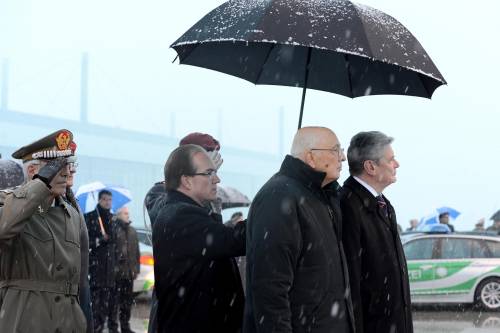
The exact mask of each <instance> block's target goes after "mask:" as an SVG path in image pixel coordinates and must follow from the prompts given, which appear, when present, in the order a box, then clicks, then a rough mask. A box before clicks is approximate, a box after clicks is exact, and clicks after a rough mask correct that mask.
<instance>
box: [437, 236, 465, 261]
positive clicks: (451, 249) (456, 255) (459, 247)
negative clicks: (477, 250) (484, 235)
mask: <svg viewBox="0 0 500 333" xmlns="http://www.w3.org/2000/svg"><path fill="white" fill-rule="evenodd" d="M471 255H472V244H471V241H470V239H463V238H443V239H442V243H441V259H464V258H471Z"/></svg>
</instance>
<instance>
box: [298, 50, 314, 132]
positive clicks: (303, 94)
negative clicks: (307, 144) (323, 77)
mask: <svg viewBox="0 0 500 333" xmlns="http://www.w3.org/2000/svg"><path fill="white" fill-rule="evenodd" d="M311 52H312V48H310V47H309V48H307V61H306V76H305V78H304V87H303V88H302V101H301V103H300V115H299V128H298V129H300V128H301V127H302V115H303V114H304V102H305V100H306V89H307V79H308V78H309V66H310V62H311Z"/></svg>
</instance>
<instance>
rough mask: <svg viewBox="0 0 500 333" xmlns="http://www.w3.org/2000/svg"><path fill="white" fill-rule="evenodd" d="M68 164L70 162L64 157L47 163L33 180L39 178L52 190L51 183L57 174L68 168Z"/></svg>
mask: <svg viewBox="0 0 500 333" xmlns="http://www.w3.org/2000/svg"><path fill="white" fill-rule="evenodd" d="M67 163H68V162H67V160H66V158H64V157H58V158H56V159H53V160H50V161H49V162H47V164H45V165H44V166H43V167H42V168H40V170H38V173H37V174H36V175H35V176H33V179H36V178H38V179H40V180H41V181H43V182H44V183H45V185H47V187H48V188H51V186H50V183H51V182H52V180H53V179H54V178H55V176H56V175H57V173H58V172H59V171H61V169H62V168H64V167H65V166H66V164H67Z"/></svg>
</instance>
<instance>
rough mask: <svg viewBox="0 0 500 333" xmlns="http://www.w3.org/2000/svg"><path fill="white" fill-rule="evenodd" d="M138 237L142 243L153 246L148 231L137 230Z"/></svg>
mask: <svg viewBox="0 0 500 333" xmlns="http://www.w3.org/2000/svg"><path fill="white" fill-rule="evenodd" d="M137 238H138V239H139V242H140V243H142V244H145V245H147V246H153V244H152V242H151V236H149V234H148V233H146V232H143V231H137Z"/></svg>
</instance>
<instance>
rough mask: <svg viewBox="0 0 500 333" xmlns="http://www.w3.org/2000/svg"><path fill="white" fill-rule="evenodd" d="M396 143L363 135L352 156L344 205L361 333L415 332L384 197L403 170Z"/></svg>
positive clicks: (353, 144) (401, 259) (352, 148)
mask: <svg viewBox="0 0 500 333" xmlns="http://www.w3.org/2000/svg"><path fill="white" fill-rule="evenodd" d="M392 141H393V139H392V138H390V137H388V136H386V135H385V134H383V133H380V132H361V133H359V134H357V135H355V136H354V137H353V138H352V140H351V143H350V146H349V149H348V151H347V159H348V163H349V172H350V174H351V176H350V177H349V178H348V179H347V180H346V181H345V182H344V186H343V188H342V191H341V199H340V203H341V209H342V221H343V233H342V235H343V240H344V247H345V251H346V256H347V260H348V267H349V276H350V282H351V295H352V302H353V305H354V316H355V323H356V332H357V333H411V332H413V325H412V316H411V307H410V287H409V282H408V271H407V267H406V260H405V255H404V253H403V247H402V245H401V240H400V239H399V235H398V230H397V221H396V213H395V211H394V208H393V206H392V205H391V203H390V202H389V200H388V199H387V197H385V195H384V194H383V193H382V192H383V191H384V189H385V188H387V186H389V185H390V184H392V183H394V182H395V181H396V169H397V168H398V167H399V163H398V161H397V160H396V158H395V157H394V151H393V149H392V147H391V143H392Z"/></svg>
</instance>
